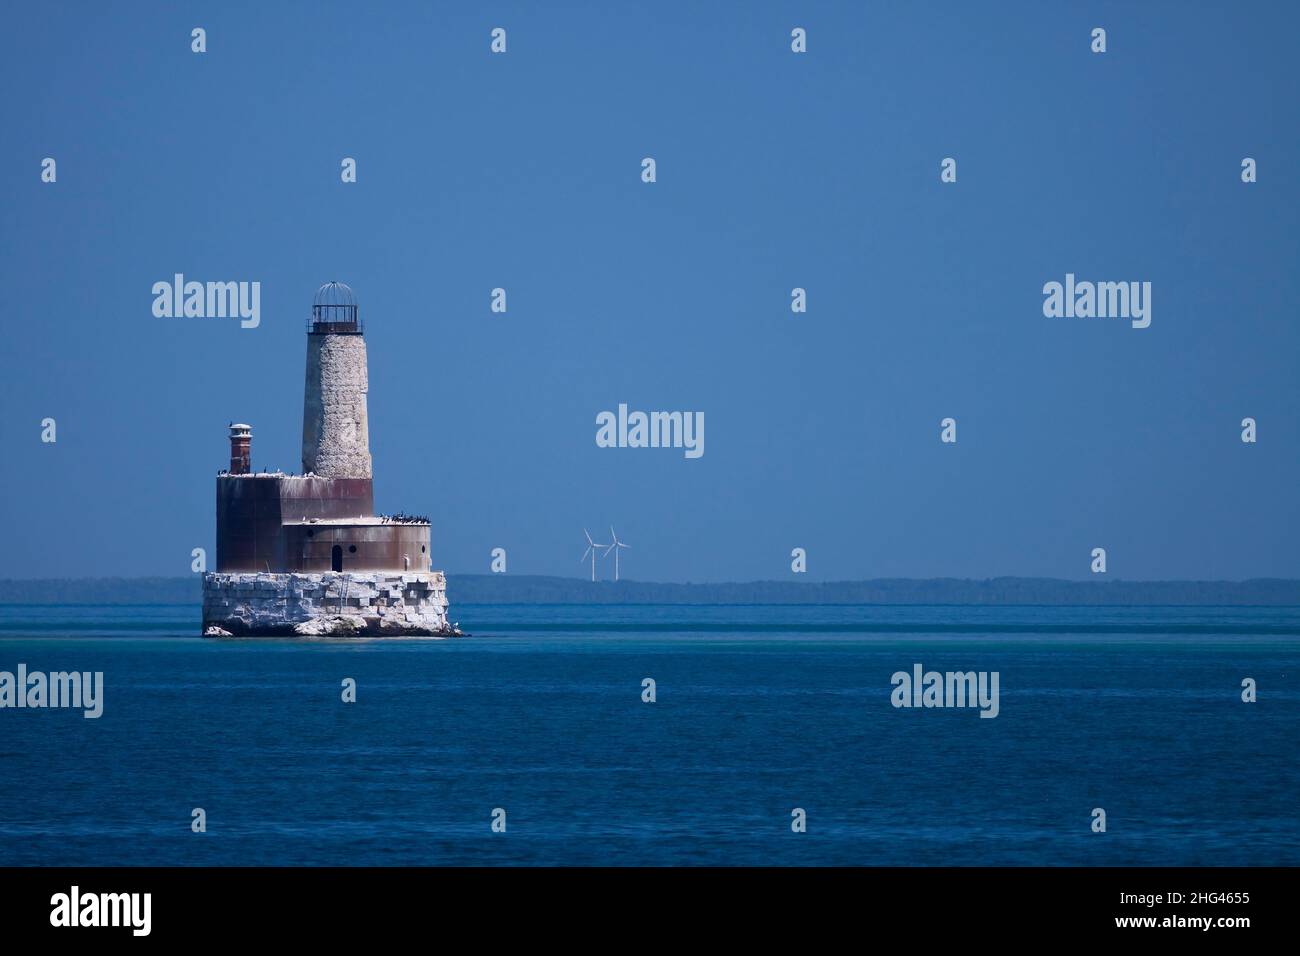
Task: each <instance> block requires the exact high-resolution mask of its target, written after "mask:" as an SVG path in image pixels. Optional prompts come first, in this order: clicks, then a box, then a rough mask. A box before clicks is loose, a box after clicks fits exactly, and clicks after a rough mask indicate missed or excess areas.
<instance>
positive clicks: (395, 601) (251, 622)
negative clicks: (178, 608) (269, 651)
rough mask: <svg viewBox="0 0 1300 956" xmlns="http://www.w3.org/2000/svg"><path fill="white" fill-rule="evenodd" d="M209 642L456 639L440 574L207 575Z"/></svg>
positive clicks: (205, 597) (444, 581)
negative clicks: (244, 639) (240, 639)
mask: <svg viewBox="0 0 1300 956" xmlns="http://www.w3.org/2000/svg"><path fill="white" fill-rule="evenodd" d="M203 633H204V636H205V637H275V636H289V637H292V636H297V637H452V636H459V635H460V631H459V630H457V629H456V628H455V627H453V626H451V625H450V624H449V623H448V622H447V579H446V578H445V577H444V576H443V573H442V572H441V571H417V572H406V573H403V572H401V571H369V572H333V571H327V572H322V573H319V574H258V573H251V572H250V573H246V574H229V573H223V572H217V571H209V572H208V573H207V574H205V575H203Z"/></svg>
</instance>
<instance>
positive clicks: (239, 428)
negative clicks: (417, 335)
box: [203, 282, 460, 637]
mask: <svg viewBox="0 0 1300 956" xmlns="http://www.w3.org/2000/svg"><path fill="white" fill-rule="evenodd" d="M368 391H369V377H368V371H367V368H366V341H365V335H364V328H363V326H362V323H361V315H360V309H359V308H358V305H357V300H356V296H355V295H354V294H353V292H352V290H351V289H350V288H348V287H347V286H346V285H344V284H343V283H341V282H327V283H326V284H325V285H323V286H321V287H320V289H318V290H317V292H316V296H315V298H314V299H313V301H312V309H311V317H310V318H309V319H308V320H307V363H306V375H305V379H304V391H303V412H302V474H300V475H287V474H284V473H282V472H266V471H257V470H255V469H254V468H253V466H252V426H251V425H249V424H246V423H244V422H241V423H239V424H232V425H231V426H230V470H229V471H228V472H222V473H220V474H218V475H217V502H216V504H217V564H216V569H215V570H214V571H210V572H208V573H206V574H205V575H204V577H203V629H204V630H203V633H204V635H205V636H210V637H225V636H239V637H244V636H249V637H251V636H275V635H297V636H304V637H322V636H388V635H393V636H435V637H441V636H449V635H457V634H459V633H460V632H459V631H457V630H456V629H455V627H453V626H451V625H449V624H448V622H447V593H446V589H447V585H446V578H445V577H444V575H443V573H442V572H441V571H436V570H434V569H433V556H432V551H431V545H432V537H431V525H430V522H429V519H428V518H422V517H411V516H409V515H407V514H405V513H403V514H399V515H379V514H376V513H375V510H374V484H373V475H372V473H371V458H370V422H369V416H368V412H367V408H366V396H367V393H368Z"/></svg>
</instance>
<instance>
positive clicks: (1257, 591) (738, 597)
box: [0, 574, 1300, 608]
mask: <svg viewBox="0 0 1300 956" xmlns="http://www.w3.org/2000/svg"><path fill="white" fill-rule="evenodd" d="M200 592H201V587H200V579H199V576H198V575H189V576H185V577H165V578H164V577H140V578H31V579H13V578H11V579H3V580H0V604H13V605H17V604H25V605H36V606H48V605H64V606H75V605H81V606H102V605H107V606H127V605H141V604H155V605H159V604H161V605H172V604H175V605H186V604H197V603H198V602H199V600H200ZM447 592H448V597H449V598H450V600H451V604H452V606H453V608H454V607H455V606H456V605H458V604H489V605H492V604H495V605H509V604H515V605H539V604H541V605H547V604H551V605H566V604H567V605H575V604H576V605H586V604H610V605H613V604H677V605H685V606H689V605H696V606H707V605H713V606H727V605H732V606H749V607H755V606H769V605H770V606H778V605H809V606H811V605H928V606H942V605H948V606H955V607H1007V606H1021V607H1034V606H1044V607H1055V606H1077V607H1211V606H1217V607H1291V606H1300V580H1293V579H1289V578H1253V579H1250V580H1245V581H1121V580H1109V581H1068V580H1064V579H1060V578H1015V577H1003V578H988V579H983V580H976V579H963V578H878V579H872V580H865V581H809V582H801V581H750V582H737V583H719V584H689V583H688V584H675V583H653V582H642V581H619V582H617V583H616V582H613V581H596V582H594V583H593V582H591V581H587V580H584V579H582V578H560V577H546V576H540V575H503V574H449V575H447Z"/></svg>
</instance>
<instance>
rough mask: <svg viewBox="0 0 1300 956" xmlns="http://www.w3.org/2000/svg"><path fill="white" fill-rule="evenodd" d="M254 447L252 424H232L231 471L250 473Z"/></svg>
mask: <svg viewBox="0 0 1300 956" xmlns="http://www.w3.org/2000/svg"><path fill="white" fill-rule="evenodd" d="M252 447H253V426H252V425H233V424H232V425H231V426H230V473H231V474H232V475H246V474H248V471H249V468H250V467H251V466H250V461H251V455H252Z"/></svg>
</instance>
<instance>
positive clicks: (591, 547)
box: [578, 528, 605, 581]
mask: <svg viewBox="0 0 1300 956" xmlns="http://www.w3.org/2000/svg"><path fill="white" fill-rule="evenodd" d="M582 533H583V534H586V535H587V550H586V551H584V552H582V557H580V558H579V559H578V563H579V564H582V562H583V561H586V560H587V555H588V554H590V555H591V579H592V580H593V581H594V580H596V549H597V548H603V547H605V546H604V545H603V544H597V543H596V542H595V541H592V540H591V535H589V534H587V529H586V528H583V529H582Z"/></svg>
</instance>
